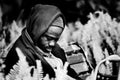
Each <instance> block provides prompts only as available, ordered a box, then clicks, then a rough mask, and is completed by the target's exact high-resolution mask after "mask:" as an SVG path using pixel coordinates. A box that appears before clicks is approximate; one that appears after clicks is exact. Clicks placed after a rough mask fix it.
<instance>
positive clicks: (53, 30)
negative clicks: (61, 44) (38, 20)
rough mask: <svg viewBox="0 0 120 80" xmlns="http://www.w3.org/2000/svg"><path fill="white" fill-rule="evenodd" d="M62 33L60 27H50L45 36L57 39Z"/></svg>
mask: <svg viewBox="0 0 120 80" xmlns="http://www.w3.org/2000/svg"><path fill="white" fill-rule="evenodd" d="M62 31H63V29H62V28H61V27H56V26H51V27H49V29H48V31H47V32H46V34H48V35H53V36H58V37H59V36H60V34H61V33H62Z"/></svg>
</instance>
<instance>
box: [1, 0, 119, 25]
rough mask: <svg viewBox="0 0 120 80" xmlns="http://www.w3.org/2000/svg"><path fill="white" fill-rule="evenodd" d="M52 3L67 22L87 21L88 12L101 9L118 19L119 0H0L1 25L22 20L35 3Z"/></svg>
mask: <svg viewBox="0 0 120 80" xmlns="http://www.w3.org/2000/svg"><path fill="white" fill-rule="evenodd" d="M38 3H41V4H52V5H56V6H58V7H59V8H60V9H61V10H62V12H63V13H64V15H65V17H66V19H67V22H75V21H76V20H78V19H79V20H80V21H81V22H82V23H83V24H85V23H86V22H87V21H88V18H87V15H88V14H89V13H90V12H95V11H97V10H102V11H104V12H108V13H109V14H110V15H111V17H115V18H117V20H118V21H120V0H0V7H1V11H2V13H1V14H2V15H3V16H2V21H3V25H4V24H7V22H12V20H13V19H14V20H17V19H19V18H22V20H23V21H24V20H25V19H26V18H27V15H28V14H29V10H30V8H31V7H32V6H34V5H35V4H38Z"/></svg>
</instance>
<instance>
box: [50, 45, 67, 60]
mask: <svg viewBox="0 0 120 80" xmlns="http://www.w3.org/2000/svg"><path fill="white" fill-rule="evenodd" d="M52 54H53V55H54V56H56V57H58V58H60V59H62V61H63V62H65V61H66V60H67V59H66V56H65V52H64V50H63V49H62V48H61V47H60V46H59V44H56V45H55V47H54V48H53V51H52Z"/></svg>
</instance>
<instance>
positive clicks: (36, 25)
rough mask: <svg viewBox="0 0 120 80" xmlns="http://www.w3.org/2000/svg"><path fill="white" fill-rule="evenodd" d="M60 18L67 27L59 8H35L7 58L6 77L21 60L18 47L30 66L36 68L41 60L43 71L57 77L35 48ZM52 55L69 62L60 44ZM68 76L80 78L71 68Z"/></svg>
mask: <svg viewBox="0 0 120 80" xmlns="http://www.w3.org/2000/svg"><path fill="white" fill-rule="evenodd" d="M59 16H61V17H62V18H63V21H64V26H65V20H64V17H63V14H62V13H61V12H60V10H59V9H58V8H57V7H55V6H50V5H36V6H35V7H34V8H32V10H31V14H30V17H29V20H28V21H27V25H26V28H25V29H24V30H23V31H22V35H21V36H20V37H19V38H18V40H17V41H16V42H15V44H14V45H13V47H12V48H11V50H10V51H9V53H8V55H7V57H6V60H5V65H6V68H5V75H7V74H8V73H9V71H10V69H11V68H12V66H13V65H14V64H16V63H17V62H18V60H19V57H18V55H17V52H16V50H15V49H16V47H18V48H20V50H21V51H22V52H23V54H24V55H25V56H26V60H27V61H28V63H29V65H30V66H32V65H33V66H36V60H41V62H42V65H43V71H44V72H45V73H47V74H49V75H50V77H55V72H54V70H53V69H52V67H51V66H50V65H49V63H48V62H47V61H46V60H45V59H44V57H43V55H42V53H41V52H40V51H39V50H37V48H36V47H35V46H37V40H38V39H39V37H40V36H41V35H42V34H44V33H45V32H46V31H47V29H48V28H49V26H50V24H51V23H52V22H53V21H54V20H55V19H56V18H57V17H59ZM52 54H53V55H54V56H56V57H58V58H60V59H61V60H62V61H63V63H65V61H67V59H66V57H65V52H64V50H63V49H62V48H60V46H59V45H58V44H56V45H55V47H54V49H53V51H52ZM68 75H70V76H71V77H73V78H76V79H77V78H78V77H77V74H76V73H75V71H74V70H73V69H71V68H70V66H69V67H68Z"/></svg>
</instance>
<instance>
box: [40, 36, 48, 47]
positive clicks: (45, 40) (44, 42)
mask: <svg viewBox="0 0 120 80" xmlns="http://www.w3.org/2000/svg"><path fill="white" fill-rule="evenodd" d="M41 44H42V45H43V46H47V45H48V40H47V39H46V38H42V39H41Z"/></svg>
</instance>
